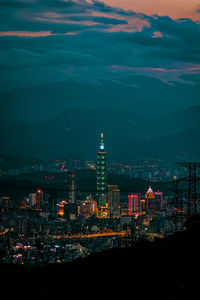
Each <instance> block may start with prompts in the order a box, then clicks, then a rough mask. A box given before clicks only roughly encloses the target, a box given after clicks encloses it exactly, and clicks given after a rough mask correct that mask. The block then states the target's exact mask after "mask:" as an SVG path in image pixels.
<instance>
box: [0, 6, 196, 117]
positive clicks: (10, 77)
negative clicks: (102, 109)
mask: <svg viewBox="0 0 200 300" xmlns="http://www.w3.org/2000/svg"><path fill="white" fill-rule="evenodd" d="M0 20H1V21H0V22H1V27H0V28H1V29H0V30H1V31H0V65H1V81H0V93H1V107H2V110H1V111H2V112H3V113H2V114H3V116H2V117H5V114H6V113H7V112H8V111H9V112H11V111H12V114H15V115H16V113H15V110H16V109H17V108H19V107H20V105H21V107H23V109H24V110H23V109H21V112H22V110H23V113H22V115H24V116H25V115H26V109H28V105H29V106H30V107H29V109H31V107H33V106H32V104H33V102H35V101H33V100H31V96H30V95H32V94H33V93H32V90H31V89H32V88H33V89H35V88H36V89H37V88H38V87H41V91H42V90H43V88H42V87H43V86H44V85H45V86H48V85H49V89H48V88H45V89H46V90H45V93H46V92H47V91H50V89H53V86H54V84H58V83H64V84H65V85H66V91H65V90H64V92H63V96H64V94H65V93H66V95H67V85H68V84H69V83H73V84H75V85H76V84H77V90H78V89H79V85H80V83H81V84H86V85H88V86H89V88H88V90H90V87H92V89H95V88H97V90H98V89H99V88H100V87H101V86H102V87H103V85H104V84H105V83H106V84H108V83H110V84H111V85H114V88H113V91H114V90H115V91H116V89H119V90H123V91H124V88H125V87H129V88H130V89H132V95H133V100H132V104H133V106H132V108H131V109H133V110H134V101H136V100H137V99H134V94H136V93H138V92H139V91H141V92H142V96H141V97H140V98H142V100H143V99H144V101H147V100H149V101H154V100H155V99H154V96H153V95H150V94H149V91H148V89H147V90H146V94H145V82H146V79H149V78H151V79H152V80H153V81H152V84H151V85H152V86H154V85H155V86H154V87H155V92H156V93H157V94H158V95H157V98H159V97H160V99H162V98H163V97H164V96H165V95H166V91H167V93H168V91H169V101H166V103H167V102H169V103H170V105H174V107H176V108H178V109H179V108H180V109H182V108H184V107H187V106H190V105H197V104H199V103H198V101H199V100H198V99H197V97H196V92H197V90H199V78H200V0H191V1H187V0H168V1H164V0H123V1H122V0H104V1H95V0H76V1H75V0H70V1H67V0H65V1H64V0H51V1H45V0H32V1H31V0H29V1H24V0H8V1H0ZM138 78H139V79H138ZM138 80H139V82H138ZM55 89H56V87H55ZM163 89H164V91H163ZM174 89H175V90H176V91H175V92H174ZM16 90H18V92H19V91H21V92H19V93H21V94H16V92H15V91H16ZM172 90H173V92H172ZM183 90H184V93H183V92H182V91H183ZM123 91H122V93H123ZM76 92H77V91H76ZM8 93H9V94H8ZM60 93H62V92H61V90H60ZM94 93H95V92H94ZM97 93H98V91H97ZM111 94H112V93H111ZM51 95H52V92H49V95H46V94H45V96H40V93H39V94H37V97H36V98H37V99H36V100H37V101H39V100H41V101H42V100H44V101H45V99H44V98H45V97H46V98H49V100H48V101H49V105H50V106H49V107H51V108H48V109H49V114H48V116H50V115H51V113H50V110H51V112H52V114H54V113H56V112H61V111H63V110H64V109H67V108H68V107H72V106H73V105H72V103H73V102H74V103H75V102H76V99H75V96H74V94H73V93H72V95H71V96H70V95H69V98H68V99H66V100H65V101H64V100H63V101H62V103H58V102H56V105H55V103H54V104H53V100H52V99H51ZM129 95H130V91H129ZM188 95H189V97H188ZM42 97H43V98H42ZM73 97H74V99H73ZM76 97H77V98H80V97H81V98H82V99H81V101H82V102H81V103H82V104H84V103H85V101H89V100H88V95H87V96H86V95H84V93H83V94H82V95H80V97H79V96H78V95H76ZM124 97H125V98H126V95H124ZM22 98H24V99H26V100H24V102H22V103H21V102H20V101H22ZM40 98H41V99H40ZM86 98H87V99H86ZM172 98H173V99H172ZM29 99H30V100H29ZM109 99H111V100H112V95H110V96H109ZM174 99H175V100H174ZM142 100H141V101H142ZM31 101H32V102H31ZM46 101H47V100H46ZM156 101H157V100H156ZM89 102H91V103H93V104H92V105H93V107H94V108H95V104H94V103H95V99H94V94H93V95H91V101H89ZM20 103H21V104H20ZM45 103H46V102H45ZM169 103H167V104H169ZM75 106H77V107H78V106H79V103H77V104H76V105H75ZM16 107H17V108H16ZM37 107H38V106H37ZM96 107H98V105H97V106H96ZM48 109H47V110H48ZM39 110H40V109H39ZM47 110H45V112H44V113H42V108H41V115H40V117H42V116H44V117H45V113H46V111H47ZM19 118H20V112H19Z"/></svg>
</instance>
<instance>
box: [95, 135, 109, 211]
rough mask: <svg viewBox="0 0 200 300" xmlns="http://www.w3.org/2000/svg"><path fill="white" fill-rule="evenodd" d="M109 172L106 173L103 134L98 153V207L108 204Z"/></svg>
mask: <svg viewBox="0 0 200 300" xmlns="http://www.w3.org/2000/svg"><path fill="white" fill-rule="evenodd" d="M106 192H107V172H106V152H105V151H104V142H103V133H101V142H100V149H99V151H98V152H97V197H98V206H104V205H106V203H107V196H106Z"/></svg>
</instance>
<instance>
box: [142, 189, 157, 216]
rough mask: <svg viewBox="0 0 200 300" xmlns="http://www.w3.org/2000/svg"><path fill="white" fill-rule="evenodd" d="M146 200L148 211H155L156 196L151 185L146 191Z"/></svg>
mask: <svg viewBox="0 0 200 300" xmlns="http://www.w3.org/2000/svg"><path fill="white" fill-rule="evenodd" d="M145 200H146V212H148V213H155V211H156V204H155V196H154V193H153V190H152V188H151V187H149V189H148V190H147V192H146V195H145Z"/></svg>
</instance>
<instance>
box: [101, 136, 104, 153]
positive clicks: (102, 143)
mask: <svg viewBox="0 0 200 300" xmlns="http://www.w3.org/2000/svg"><path fill="white" fill-rule="evenodd" d="M100 150H104V142H103V133H101V142H100Z"/></svg>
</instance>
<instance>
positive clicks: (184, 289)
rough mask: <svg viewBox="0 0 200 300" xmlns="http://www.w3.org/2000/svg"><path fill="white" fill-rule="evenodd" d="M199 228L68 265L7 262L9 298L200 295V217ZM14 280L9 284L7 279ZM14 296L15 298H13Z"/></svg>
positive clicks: (3, 270)
mask: <svg viewBox="0 0 200 300" xmlns="http://www.w3.org/2000/svg"><path fill="white" fill-rule="evenodd" d="M195 218H196V223H195V230H194V228H193V227H192V226H190V225H191V224H194V220H188V222H187V223H188V224H190V225H187V228H188V229H187V230H185V231H184V232H178V233H175V234H173V235H171V236H169V237H167V238H164V239H156V240H155V241H154V242H152V243H151V242H147V241H144V240H140V241H138V242H134V243H133V244H132V246H131V247H129V248H115V249H112V250H108V251H103V252H101V253H98V254H93V255H90V256H88V257H86V258H84V259H79V260H76V261H73V262H71V263H68V264H63V265H49V266H44V267H40V266H37V267H31V268H29V267H24V266H23V267H22V266H16V265H1V274H2V275H3V276H2V279H1V284H2V290H1V292H2V293H3V291H6V296H7V298H9V297H13V299H14V298H16V296H19V295H20V297H22V298H23V297H25V298H26V299H58V298H60V299H68V298H69V297H75V298H81V299H88V298H89V299H95V298H97V297H98V296H99V298H106V299H107V298H108V299H111V298H112V299H115V298H116V297H120V298H121V297H123V298H124V299H129V298H130V299H134V298H136V297H139V299H150V298H151V297H152V299H169V300H176V299H199V295H200V294H199V293H200V287H199V267H200V261H199V251H200V243H199V239H200V238H199V232H200V226H199V221H198V222H197V220H200V219H199V216H196V217H195ZM7 282H9V289H8V288H5V284H6V283H7ZM9 299H10V298H9Z"/></svg>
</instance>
